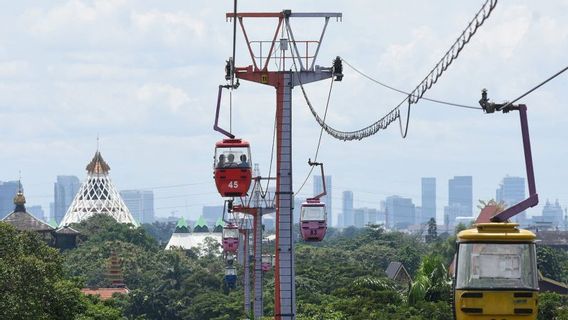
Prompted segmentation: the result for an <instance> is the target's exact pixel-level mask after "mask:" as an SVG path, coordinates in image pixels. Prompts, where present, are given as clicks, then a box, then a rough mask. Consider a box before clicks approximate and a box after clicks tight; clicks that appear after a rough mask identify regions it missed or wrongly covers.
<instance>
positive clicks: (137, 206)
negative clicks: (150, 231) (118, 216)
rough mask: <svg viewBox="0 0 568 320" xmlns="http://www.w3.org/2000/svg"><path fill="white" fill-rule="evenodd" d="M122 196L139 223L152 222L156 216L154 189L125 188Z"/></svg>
mask: <svg viewBox="0 0 568 320" xmlns="http://www.w3.org/2000/svg"><path fill="white" fill-rule="evenodd" d="M120 196H121V197H122V200H123V201H124V204H125V205H126V207H127V208H128V210H130V213H131V214H132V217H134V220H136V221H137V222H138V223H140V224H142V223H152V222H154V220H155V217H154V191H151V190H123V191H120Z"/></svg>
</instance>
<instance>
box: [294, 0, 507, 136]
mask: <svg viewBox="0 0 568 320" xmlns="http://www.w3.org/2000/svg"><path fill="white" fill-rule="evenodd" d="M496 5H497V0H487V1H485V3H484V4H483V6H482V7H481V9H480V10H479V11H478V12H477V13H476V15H475V16H474V18H473V19H472V20H471V21H470V22H469V24H468V25H467V27H466V28H465V29H464V31H463V32H462V33H461V34H460V36H459V37H458V38H457V39H456V41H455V42H454V43H453V44H452V46H451V47H450V49H448V51H446V53H445V54H444V56H443V57H442V58H441V59H440V60H439V61H438V62H437V63H436V65H434V67H433V68H432V70H430V72H429V73H428V75H426V77H425V78H424V79H423V80H422V81H421V82H420V83H419V84H418V85H417V86H416V88H414V90H412V92H410V94H408V95H407V97H406V98H405V99H404V100H403V101H401V102H400V103H399V104H398V105H397V106H396V107H394V108H393V109H392V110H391V111H389V112H388V113H387V114H386V115H384V116H383V117H382V118H380V119H379V120H377V121H376V122H374V123H372V124H370V125H368V126H366V127H364V128H362V129H358V130H354V131H341V130H337V129H335V128H332V127H331V126H329V125H328V124H327V123H325V121H324V120H322V119H321V118H320V117H319V115H318V114H317V112H316V111H315V110H314V108H313V106H312V104H311V102H310V101H309V98H308V96H307V94H306V91H305V89H304V86H303V84H302V82H301V81H299V83H300V88H301V89H302V93H303V95H304V98H305V99H306V103H307V104H308V106H309V108H310V111H311V112H312V115H313V116H314V118H315V119H316V121H317V122H318V123H319V125H320V126H321V127H322V128H323V129H324V130H325V131H326V132H327V133H328V134H329V135H331V136H332V137H334V138H336V139H338V140H342V141H351V140H361V139H364V138H367V137H370V136H372V135H374V134H376V133H377V132H379V131H380V130H384V129H386V128H387V127H388V126H389V125H390V124H391V123H392V122H394V121H395V120H397V119H398V120H399V121H398V122H399V127H400V133H401V136H402V138H406V135H407V134H408V127H409V123H410V109H411V106H412V105H413V104H416V103H418V101H419V100H420V99H422V98H423V96H424V94H425V93H426V91H428V90H429V89H430V88H432V86H433V85H434V84H435V83H436V82H437V81H438V79H439V78H440V77H441V75H442V74H443V73H444V72H445V71H446V70H447V69H448V67H449V66H450V65H451V64H452V62H454V60H456V59H457V57H458V56H459V54H460V53H461V51H462V50H463V48H464V47H465V45H466V44H468V43H469V41H470V40H471V38H472V37H473V35H475V33H476V32H477V30H478V29H479V27H481V26H482V25H483V23H484V22H485V21H486V20H487V19H488V18H489V16H490V15H491V13H492V12H493V9H495V7H496ZM293 56H294V53H293V50H292V57H293ZM292 60H293V61H294V59H292ZM294 67H296V65H295V64H294ZM296 68H297V67H296ZM405 102H406V103H407V104H408V112H407V118H406V123H405V127H404V129H403V125H402V119H401V118H400V107H401V106H402V104H403V103H405Z"/></svg>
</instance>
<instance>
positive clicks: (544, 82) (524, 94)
mask: <svg viewBox="0 0 568 320" xmlns="http://www.w3.org/2000/svg"><path fill="white" fill-rule="evenodd" d="M566 70H568V66H566V67H564V69H562V70H560V71H558V72H557V73H555V74H554V75H552V76H550V77H549V78H548V79H546V80H544V81H543V82H541V83H540V84H538V85H537V86H535V87H534V88H532V89H530V90H529V91H527V92H525V93H523V94H522V95H520V96H519V97H518V98H516V99H515V100H513V101H511V102H508V103H506V104H505V105H504V106H503V107H502V108H507V107H509V106H510V105H512V104H513V103H515V102H517V101H519V100H521V99H522V98H524V97H526V96H528V95H529V94H531V93H533V92H534V91H535V90H536V89H538V88H540V87H542V86H543V85H545V84H546V83H548V82H549V81H551V80H553V79H554V78H556V77H558V76H559V75H561V74H563V73H564V72H566Z"/></svg>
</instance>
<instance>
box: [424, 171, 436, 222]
mask: <svg viewBox="0 0 568 320" xmlns="http://www.w3.org/2000/svg"><path fill="white" fill-rule="evenodd" d="M421 208H422V209H421V212H420V223H426V222H428V220H430V218H434V219H436V178H432V177H427V178H422V206H421Z"/></svg>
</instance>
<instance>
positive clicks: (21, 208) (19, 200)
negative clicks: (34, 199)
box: [14, 178, 26, 212]
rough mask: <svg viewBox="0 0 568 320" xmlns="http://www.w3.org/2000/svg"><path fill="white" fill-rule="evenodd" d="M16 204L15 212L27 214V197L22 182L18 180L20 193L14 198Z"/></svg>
mask: <svg viewBox="0 0 568 320" xmlns="http://www.w3.org/2000/svg"><path fill="white" fill-rule="evenodd" d="M14 204H15V205H16V208H15V209H14V212H26V206H25V204H26V197H24V190H23V189H22V180H21V178H20V180H18V193H16V196H15V197H14Z"/></svg>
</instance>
